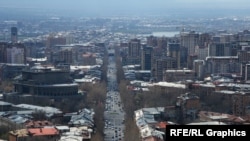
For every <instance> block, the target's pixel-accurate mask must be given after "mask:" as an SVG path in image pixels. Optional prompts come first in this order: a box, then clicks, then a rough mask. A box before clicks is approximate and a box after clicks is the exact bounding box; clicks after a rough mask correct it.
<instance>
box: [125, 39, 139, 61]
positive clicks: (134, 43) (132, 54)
mask: <svg viewBox="0 0 250 141" xmlns="http://www.w3.org/2000/svg"><path fill="white" fill-rule="evenodd" d="M140 55H141V41H140V40H139V39H132V40H130V41H129V45H128V56H127V58H126V60H127V61H126V62H127V65H134V64H140V63H141V61H140V59H141V57H140Z"/></svg>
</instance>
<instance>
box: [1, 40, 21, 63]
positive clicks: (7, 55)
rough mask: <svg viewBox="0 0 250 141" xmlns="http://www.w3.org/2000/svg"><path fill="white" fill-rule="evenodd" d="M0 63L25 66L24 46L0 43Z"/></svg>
mask: <svg viewBox="0 0 250 141" xmlns="http://www.w3.org/2000/svg"><path fill="white" fill-rule="evenodd" d="M0 63H10V64H25V63H26V48H25V46H24V44H12V43H0Z"/></svg>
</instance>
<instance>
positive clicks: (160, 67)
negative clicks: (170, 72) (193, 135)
mask: <svg viewBox="0 0 250 141" xmlns="http://www.w3.org/2000/svg"><path fill="white" fill-rule="evenodd" d="M176 68H177V64H176V59H175V58H172V57H161V58H158V59H156V60H155V63H154V69H153V72H152V73H153V76H155V77H156V79H157V81H162V80H163V74H164V72H165V71H166V70H167V69H176Z"/></svg>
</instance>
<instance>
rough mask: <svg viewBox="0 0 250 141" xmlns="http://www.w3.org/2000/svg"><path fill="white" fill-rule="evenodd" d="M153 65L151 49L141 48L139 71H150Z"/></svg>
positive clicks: (149, 47)
mask: <svg viewBox="0 0 250 141" xmlns="http://www.w3.org/2000/svg"><path fill="white" fill-rule="evenodd" d="M152 64H153V47H151V46H147V45H145V46H143V47H142V51H141V69H142V70H151V68H152Z"/></svg>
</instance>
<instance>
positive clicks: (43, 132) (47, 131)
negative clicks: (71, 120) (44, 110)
mask: <svg viewBox="0 0 250 141" xmlns="http://www.w3.org/2000/svg"><path fill="white" fill-rule="evenodd" d="M57 139H59V131H58V130H57V129H56V128H53V127H49V128H29V129H21V130H15V131H11V132H9V141H19V140H46V141H54V140H57Z"/></svg>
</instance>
